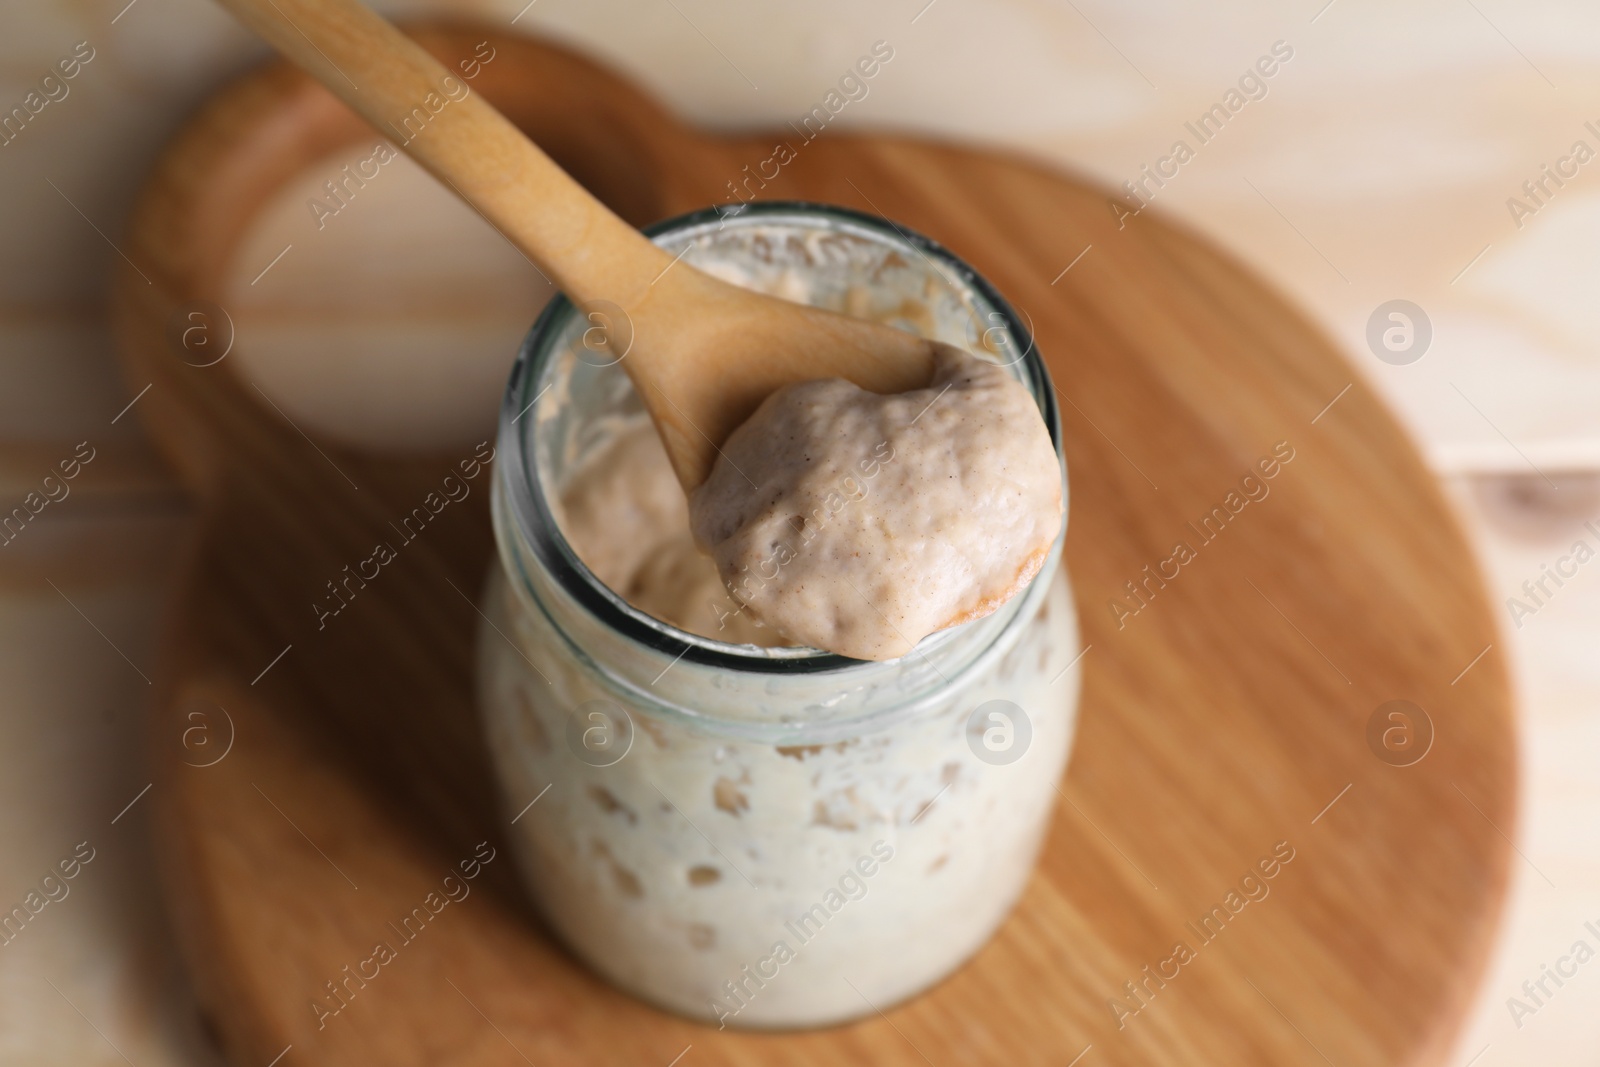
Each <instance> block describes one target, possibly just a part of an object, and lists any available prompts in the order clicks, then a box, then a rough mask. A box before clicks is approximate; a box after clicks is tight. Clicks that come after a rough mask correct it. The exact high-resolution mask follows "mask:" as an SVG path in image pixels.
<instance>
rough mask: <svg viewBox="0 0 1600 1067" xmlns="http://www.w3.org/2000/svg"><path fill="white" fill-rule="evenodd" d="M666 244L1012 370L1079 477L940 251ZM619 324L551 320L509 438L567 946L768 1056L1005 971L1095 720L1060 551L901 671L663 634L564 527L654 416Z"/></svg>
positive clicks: (536, 768)
mask: <svg viewBox="0 0 1600 1067" xmlns="http://www.w3.org/2000/svg"><path fill="white" fill-rule="evenodd" d="M651 235H652V237H653V239H654V240H655V241H656V243H657V244H659V245H661V246H662V247H664V248H666V249H667V250H668V251H669V252H672V253H674V254H678V253H680V252H681V253H684V254H685V256H686V259H687V261H688V262H690V263H692V264H693V265H695V266H696V267H699V268H700V269H703V270H707V271H709V272H711V273H714V274H718V275H721V276H723V277H725V278H728V279H730V280H734V281H737V282H739V283H741V284H746V285H751V286H754V287H757V288H762V289H765V290H766V291H769V292H773V293H775V294H776V295H780V296H786V297H788V298H790V299H800V300H805V301H808V302H811V303H815V304H818V305H819V306H826V307H832V308H834V309H835V310H841V311H845V312H847V313H850V314H855V315H857V316H860V317H873V318H877V319H880V320H881V321H885V322H889V323H891V324H893V325H897V326H901V327H903V328H907V329H911V330H913V331H914V332H918V333H922V334H924V335H926V336H931V337H935V338H938V339H940V340H944V341H949V342H951V343H954V344H957V345H961V346H963V347H966V348H968V349H970V350H972V351H976V352H980V353H982V352H987V353H988V354H990V355H991V356H993V357H994V358H996V359H997V360H998V361H1000V362H1002V363H1004V364H1006V365H1008V366H1009V368H1010V369H1011V371H1012V372H1013V373H1014V374H1015V375H1016V376H1017V378H1018V379H1019V380H1020V381H1022V382H1023V383H1024V384H1025V385H1026V386H1027V387H1028V388H1029V389H1030V390H1031V391H1032V393H1033V395H1034V396H1035V397H1036V399H1037V401H1038V404H1039V410H1040V412H1041V413H1042V415H1043V417H1044V420H1045V422H1046V424H1047V425H1048V427H1049V428H1050V433H1051V437H1052V440H1054V441H1055V443H1056V452H1057V458H1058V460H1059V458H1060V426H1059V419H1058V416H1057V412H1056V407H1055V403H1054V394H1053V390H1052V387H1051V385H1050V381H1049V377H1048V375H1047V372H1046V370H1045V368H1044V365H1043V363H1042V361H1041V360H1040V359H1039V356H1038V353H1037V352H1035V351H1034V350H1033V347H1032V339H1031V335H1030V334H1029V331H1028V330H1027V329H1026V327H1025V326H1024V325H1023V324H1022V323H1021V322H1020V321H1018V319H1017V318H1016V316H1015V314H1014V313H1013V311H1012V309H1011V308H1010V306H1009V305H1007V304H1006V303H1005V302H1004V301H1003V300H1002V299H1001V298H1000V297H999V295H998V294H996V293H995V292H994V291H993V289H991V288H990V287H989V286H988V284H987V283H985V282H984V281H983V279H982V278H980V277H978V276H977V274H976V273H975V272H973V271H972V269H971V268H969V267H968V266H966V265H965V264H964V263H962V262H961V261H960V260H959V259H957V258H956V257H955V256H953V255H952V254H950V253H949V252H948V251H946V250H945V249H943V248H941V247H939V246H938V245H937V244H935V243H934V242H932V241H929V240H927V239H925V238H922V237H920V236H917V235H912V234H908V233H906V232H905V231H903V230H901V229H899V228H898V227H895V226H893V225H892V224H889V223H886V222H884V221H882V220H879V219H874V218H870V217H868V216H864V215H860V214H857V213H855V212H851V211H846V210H842V209H838V208H830V207H821V206H818V205H811V204H794V203H764V204H753V205H747V206H745V207H743V208H742V209H738V208H736V209H733V210H723V211H717V210H712V211H706V212H700V213H697V214H693V215H689V216H686V217H683V218H680V219H676V220H672V221H670V222H666V223H663V224H661V225H659V226H657V227H655V228H654V229H653V231H652V234H651ZM614 313H615V309H612V311H611V312H604V311H600V312H596V311H595V310H594V309H590V310H589V311H587V312H586V313H584V314H579V313H578V312H577V311H576V309H574V308H573V307H572V305H571V304H569V303H568V302H567V301H566V300H565V299H563V298H559V297H558V298H557V299H555V300H554V301H552V303H551V304H550V306H549V307H547V308H546V310H545V312H544V313H543V315H541V316H540V318H539V320H538V322H537V323H536V324H535V326H534V328H533V331H532V333H531V334H530V335H529V337H528V339H527V341H526V343H525V344H524V346H523V349H522V352H521V355H520V357H519V359H518V361H517V364H516V367H515V369H514V371H513V373H512V377H511V383H510V386H509V389H508V391H507V394H506V401H505V405H504V407H503V410H502V417H501V425H500V436H499V449H498V459H499V462H498V463H497V464H496V472H495V486H494V498H493V509H494V524H495V535H496V539H497V542H498V544H499V548H500V557H501V563H502V568H500V569H497V570H496V572H495V573H494V574H493V575H492V576H491V579H490V585H489V592H488V597H487V607H486V624H485V626H484V627H483V628H482V632H481V634H480V639H479V640H480V645H479V647H480V668H479V686H480V700H481V702H482V705H483V709H484V719H485V722H486V729H487V731H488V735H489V743H490V746H491V748H492V751H493V755H494V759H495V761H496V766H497V769H498V772H499V776H500V784H501V789H502V792H503V795H504V798H505V805H506V810H507V814H508V816H510V817H511V821H512V826H511V834H512V848H513V852H514V853H515V854H516V856H517V861H518V863H519V864H520V867H521V870H522V872H523V876H524V879H525V881H526V883H527V885H528V886H529V888H530V889H531V891H532V894H533V896H534V898H535V899H536V901H537V903H538V905H539V907H540V909H541V911H542V912H543V914H544V916H545V918H546V919H547V920H548V922H549V925H550V928H551V930H552V931H553V932H554V933H555V934H556V935H557V936H559V937H560V938H561V939H563V940H564V941H565V942H566V943H567V945H568V946H570V948H571V949H572V951H573V952H574V953H575V954H576V955H577V956H578V957H579V958H581V959H583V960H585V961H587V962H588V963H589V964H590V966H592V967H593V968H594V969H595V970H597V971H598V972H600V973H601V974H602V975H604V976H605V977H606V978H608V979H609V980H610V981H612V982H613V983H615V984H616V985H617V986H619V987H621V988H623V989H625V990H627V991H629V992H632V993H634V994H636V995H638V996H640V997H642V998H644V999H646V1000H648V1001H651V1002H653V1003H655V1004H657V1005H660V1006H662V1007H664V1008H667V1009H669V1010H672V1011H675V1012H679V1013H681V1014H684V1015H688V1016H692V1017H696V1018H701V1019H705V1020H708V1021H714V1022H717V1023H719V1024H721V1025H737V1026H757V1027H798V1026H816V1025H822V1024H826V1023H834V1022H839V1021H843V1020H846V1019H849V1018H852V1017H855V1016H858V1015H864V1014H868V1013H871V1012H872V1011H874V1009H881V1008H887V1007H888V1006H889V1005H891V1004H893V1003H895V1002H896V1001H899V1000H902V999H904V998H906V997H909V996H911V995H912V994H914V993H916V992H918V991H920V990H922V989H924V988H926V987H927V986H929V985H931V984H932V983H934V982H935V981H937V980H938V979H940V978H942V977H943V976H945V975H946V974H948V973H949V972H951V971H952V970H953V969H955V968H956V967H957V966H958V965H959V964H960V963H961V962H962V961H963V960H965V959H966V958H967V957H968V956H970V955H971V954H972V953H974V952H976V951H977V949H978V948H980V947H981V946H982V945H983V944H984V942H985V941H986V940H987V939H988V938H989V937H990V936H991V935H992V934H993V932H994V930H995V929H996V927H998V926H999V924H1000V922H1001V921H1002V920H1003V919H1004V918H1005V916H1006V914H1007V913H1008V911H1009V910H1010V909H1011V907H1012V905H1013V904H1014V903H1015V901H1016V899H1017V897H1018V896H1019V895H1020V894H1021V892H1022V889H1023V887H1024V885H1025V884H1026V882H1027V879H1028V876H1029V873H1030V871H1031V870H1032V867H1033V864H1034V860H1035V858H1036V855H1037V852H1038V848H1039V843H1040V841H1041V839H1042V836H1043V834H1044V831H1045V828H1046V826H1047V824H1048V821H1049V817H1050V814H1051V812H1052V811H1053V810H1054V807H1055V801H1056V783H1057V781H1058V779H1059V778H1060V775H1061V771H1062V767H1063V765H1064V764H1065V762H1066V758H1067V753H1068V749H1069V746H1070V743H1071V737H1072V730H1073V724H1074V721H1075V717H1076V705H1077V673H1078V672H1076V671H1072V670H1069V668H1070V666H1071V664H1072V663H1073V662H1074V661H1075V658H1076V657H1077V655H1078V647H1077V645H1078V638H1077V628H1076V623H1075V619H1074V616H1073V609H1072V602H1071V599H1070V596H1069V595H1068V592H1067V587H1066V581H1065V575H1064V573H1058V572H1060V571H1061V567H1060V558H1061V539H1060V538H1058V539H1057V541H1056V544H1055V546H1054V547H1053V549H1052V551H1051V553H1050V556H1049V559H1048V560H1047V561H1046V563H1045V565H1044V567H1043V568H1042V570H1041V571H1040V572H1039V575H1038V577H1037V578H1036V579H1035V580H1034V581H1033V583H1032V584H1031V585H1030V586H1029V588H1028V589H1027V590H1026V591H1024V592H1023V593H1021V594H1019V595H1018V596H1016V597H1014V598H1013V599H1012V600H1011V601H1009V602H1008V603H1007V604H1005V605H1004V606H1003V607H1002V608H1001V609H1000V610H998V611H996V612H995V613H993V614H992V615H989V616H987V617H985V618H982V619H978V620H975V621H973V622H970V623H966V624H964V625H961V626H957V627H954V628H952V629H949V630H946V631H943V632H941V633H938V634H934V635H932V636H930V637H928V638H926V639H925V640H923V641H922V642H921V643H920V644H919V645H918V647H917V648H916V649H915V650H914V651H913V652H912V653H911V654H909V655H907V656H904V657H902V658H901V659H898V660H893V661H889V662H861V661H856V660H850V659H846V658H844V657H840V656H836V655H832V654H829V653H824V652H819V651H816V650H814V649H803V648H761V647H757V646H754V645H736V644H729V643H726V642H723V641H718V640H714V639H711V638H708V637H702V636H696V635H694V634H690V633H687V632H685V631H683V630H679V629H676V628H675V627H673V626H670V625H668V624H667V623H664V622H661V621H659V620H657V619H655V618H652V617H651V616H650V615H648V614H646V613H644V612H642V611H640V610H638V609H636V608H634V607H633V606H632V605H630V604H629V603H628V602H627V601H626V600H624V599H623V598H622V597H621V596H619V595H618V594H617V593H616V592H613V591H612V590H611V589H608V588H607V587H606V586H604V585H603V584H602V583H601V582H600V581H599V580H597V579H596V578H595V577H594V575H593V574H592V573H591V572H590V570H589V569H588V568H587V567H586V566H585V565H584V564H583V563H582V562H581V560H580V559H579V557H578V554H577V553H576V552H575V551H574V549H573V547H572V546H571V545H570V544H569V543H568V542H567V540H566V539H565V537H564V535H563V527H562V525H561V515H562V511H561V507H560V503H559V501H560V494H561V491H562V488H563V486H565V485H566V484H567V482H568V481H569V479H571V478H572V477H573V475H574V472H575V471H576V470H577V469H578V468H579V466H580V464H581V463H582V462H583V461H584V459H585V457H588V456H590V455H592V454H593V453H594V450H595V449H596V448H597V447H599V446H600V445H601V444H602V443H603V442H604V441H605V439H606V438H607V436H608V435H609V434H612V433H614V432H615V426H616V424H617V421H618V420H619V419H621V418H623V417H625V416H628V415H630V414H631V413H636V412H638V411H639V410H640V405H639V403H638V399H637V397H636V396H635V395H634V393H633V390H632V387H631V385H630V384H629V382H628V379H627V377H626V375H625V374H624V373H623V372H622V369H621V368H620V367H618V366H616V365H615V363H614V360H613V359H612V357H611V356H610V355H609V352H602V353H599V354H597V351H596V349H595V347H594V346H593V345H587V344H586V343H585V331H586V330H590V329H592V328H593V327H594V325H595V324H596V323H597V322H600V321H601V319H602V318H603V317H604V316H605V315H607V314H614ZM607 328H608V329H611V330H613V331H615V329H616V325H615V324H614V323H607ZM615 336H616V334H615V332H613V334H612V337H613V340H614V339H615ZM1064 478H1065V468H1064V465H1063V479H1064ZM1063 536H1064V532H1063Z"/></svg>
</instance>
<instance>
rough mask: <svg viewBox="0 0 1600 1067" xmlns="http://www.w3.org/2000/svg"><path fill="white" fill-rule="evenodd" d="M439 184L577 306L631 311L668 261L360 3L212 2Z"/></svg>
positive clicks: (303, 0) (333, 0)
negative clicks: (608, 305)
mask: <svg viewBox="0 0 1600 1067" xmlns="http://www.w3.org/2000/svg"><path fill="white" fill-rule="evenodd" d="M218 2H219V3H221V5H222V6H223V7H225V8H227V9H228V10H229V11H231V12H233V14H234V15H236V16H238V18H239V19H240V20H241V21H242V22H244V23H245V25H247V26H249V27H250V28H251V29H252V30H254V31H255V32H256V33H257V34H258V35H260V36H261V38H262V39H263V40H265V41H266V42H267V43H268V44H270V45H272V46H273V47H274V48H276V49H277V50H278V51H279V52H281V53H282V54H283V55H285V56H286V57H288V58H289V59H290V60H291V61H293V62H294V63H295V64H296V65H298V66H299V67H301V68H302V69H303V70H305V71H306V72H307V73H309V74H310V75H311V76H312V77H314V78H316V79H318V80H319V81H320V82H322V84H323V85H324V86H325V87H327V89H328V90H329V91H331V92H332V93H334V94H335V95H336V96H338V97H339V98H340V99H341V100H343V101H344V102H345V103H346V104H348V105H349V106H350V107H351V108H352V109H353V110H354V111H355V112H356V113H357V114H359V115H361V116H362V117H363V118H365V119H366V120H367V121H368V122H370V123H371V124H372V125H373V127H374V128H376V129H377V130H378V131H379V132H380V133H382V134H384V135H385V136H387V137H392V138H394V139H395V144H396V145H398V146H399V147H400V148H401V149H402V150H403V151H404V152H405V153H406V154H407V155H409V156H411V157H412V158H413V159H415V160H416V161H417V162H418V163H420V164H422V166H423V167H424V168H426V169H427V170H428V172H429V173H431V174H433V175H434V176H435V177H437V178H439V179H440V180H441V181H443V182H445V183H446V184H448V185H449V186H451V187H452V188H453V189H455V191H456V193H457V194H458V195H460V196H461V198H462V199H464V200H465V201H467V203H469V204H471V205H472V206H473V207H474V208H475V209H476V210H477V211H478V212H479V214H481V215H483V217H484V218H485V219H487V220H488V222H489V223H490V224H491V225H492V226H494V227H496V228H497V229H499V230H500V232H501V233H503V234H505V236H506V238H507V239H508V240H510V241H511V243H512V244H514V245H516V246H517V248H519V249H520V250H521V251H522V252H523V254H524V255H526V256H527V257H528V258H529V259H531V260H533V262H534V263H535V264H537V265H538V267H539V268H540V269H541V270H542V271H544V273H545V274H547V275H549V276H550V278H551V279H552V280H553V281H554V282H555V283H556V285H558V286H559V287H560V288H561V290H562V291H563V292H565V293H566V294H567V295H568V297H569V298H571V299H572V300H574V301H575V302H579V303H587V302H589V301H592V300H598V299H602V298H603V299H607V300H611V301H614V302H616V303H618V304H620V305H622V306H624V307H626V306H629V305H630V304H632V303H633V302H634V301H635V300H636V299H637V298H638V297H639V296H640V295H642V294H643V292H644V291H645V290H646V289H647V288H648V287H649V285H650V282H651V281H652V280H653V279H654V278H655V277H656V276H657V275H659V274H660V272H661V271H662V270H663V269H664V268H665V266H666V265H667V264H668V263H669V262H670V258H671V257H669V256H668V255H667V254H666V253H665V252H662V251H660V250H659V249H657V248H656V247H655V245H653V244H651V243H650V241H649V240H647V239H646V238H645V237H644V236H642V235H641V234H640V233H639V232H638V231H637V230H635V229H634V228H633V227H632V226H629V225H628V224H627V223H626V222H624V221H622V219H620V218H618V217H617V216H616V215H615V214H613V213H612V212H611V211H610V209H608V208H607V207H606V206H605V205H604V204H602V203H600V202H599V201H598V200H596V199H595V198H594V197H593V196H591V195H590V194H589V193H588V191H587V190H585V189H584V188H583V187H582V186H580V185H579V184H578V183H577V182H575V181H573V180H572V178H571V177H569V176H568V175H567V173H566V172H565V171H563V170H562V169H561V168H560V167H559V166H557V165H556V163H555V161H553V160H552V159H551V158H550V157H549V156H547V155H545V153H544V152H543V151H542V150H541V149H540V148H539V147H538V146H537V145H535V144H534V143H533V142H532V141H530V140H529V139H528V138H527V137H526V136H524V135H523V133H522V131H520V130H518V129H517V128H516V127H515V126H513V125H512V124H511V122H510V121H509V120H507V119H506V117H505V116H503V115H501V114H500V112H498V111H496V110H495V108H494V107H493V106H492V105H491V104H489V103H488V101H486V100H484V99H483V97H482V96H481V95H479V94H477V93H474V92H473V91H472V89H471V88H470V87H469V85H468V84H467V81H466V80H465V79H464V78H462V77H460V76H458V75H457V73H455V72H453V71H451V70H449V69H448V68H446V67H445V66H444V65H443V64H441V63H440V62H439V61H438V60H436V59H434V58H433V57H432V56H431V55H429V54H428V53H427V52H425V51H423V50H422V49H421V48H420V47H419V46H418V45H417V44H416V43H415V42H413V41H412V40H411V39H410V38H408V37H406V36H405V35H404V34H402V33H401V32H400V31H399V30H397V29H396V28H395V27H394V26H393V25H391V24H390V23H389V22H388V21H386V20H385V19H383V18H382V17H380V16H379V15H377V14H375V13H374V12H372V11H370V10H368V9H367V8H366V7H364V6H363V5H361V4H360V3H358V2H356V0H218Z"/></svg>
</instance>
